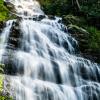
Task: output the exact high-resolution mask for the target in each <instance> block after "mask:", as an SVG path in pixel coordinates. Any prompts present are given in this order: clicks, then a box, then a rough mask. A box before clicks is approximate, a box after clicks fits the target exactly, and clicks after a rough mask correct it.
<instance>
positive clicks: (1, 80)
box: [0, 75, 4, 100]
mask: <svg viewBox="0 0 100 100" xmlns="http://www.w3.org/2000/svg"><path fill="white" fill-rule="evenodd" d="M3 79H4V76H3V75H0V92H2V90H3ZM0 100H1V99H0Z"/></svg>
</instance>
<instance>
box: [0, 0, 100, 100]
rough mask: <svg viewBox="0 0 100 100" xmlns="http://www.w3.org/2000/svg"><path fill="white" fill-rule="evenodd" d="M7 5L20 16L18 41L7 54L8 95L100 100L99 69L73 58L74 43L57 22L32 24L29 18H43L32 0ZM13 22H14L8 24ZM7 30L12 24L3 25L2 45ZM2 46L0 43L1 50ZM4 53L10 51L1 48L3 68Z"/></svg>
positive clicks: (41, 99) (27, 99)
mask: <svg viewBox="0 0 100 100" xmlns="http://www.w3.org/2000/svg"><path fill="white" fill-rule="evenodd" d="M7 1H8V2H10V3H12V4H13V5H14V6H15V8H16V12H17V14H19V16H23V19H22V20H21V21H19V23H18V24H19V32H18V33H17V34H18V35H19V33H20V35H19V37H20V38H21V39H20V42H19V44H18V47H17V48H16V49H15V50H12V51H13V52H12V54H11V55H12V59H13V60H11V62H12V63H13V64H12V66H13V68H14V75H12V76H9V75H8V76H9V77H10V86H11V91H10V93H11V95H12V96H13V97H14V99H16V100H100V68H99V67H100V66H99V65H97V64H96V63H92V62H90V61H89V60H87V59H84V58H82V57H77V56H76V55H75V54H76V47H77V41H76V40H75V39H74V38H72V37H71V36H70V34H69V33H68V32H67V28H66V27H65V26H64V25H63V24H62V23H60V20H61V19H60V18H58V17H55V19H52V20H51V19H49V18H48V17H45V18H43V19H41V21H36V20H35V21H34V20H32V19H29V17H30V18H32V17H34V15H35V16H37V17H38V16H39V15H44V13H43V12H42V11H41V9H40V6H39V4H38V3H37V2H36V1H35V0H7ZM5 2H6V0H5ZM19 4H20V5H19ZM30 4H31V5H32V6H31V5H30ZM16 5H17V6H16ZM18 7H19V8H18ZM32 7H33V8H34V10H33V8H32ZM19 9H21V10H19ZM29 9H30V10H31V11H29ZM19 11H21V13H19ZM24 11H25V12H24ZM31 12H32V13H31ZM25 13H27V15H26V14H25ZM24 16H25V17H24ZM27 16H28V18H27V19H26V17H27ZM8 22H9V21H8ZM8 22H7V23H8ZM13 22H16V20H14V21H11V23H13ZM11 26H12V24H9V25H7V26H6V28H4V31H3V32H2V34H1V38H2V36H3V35H6V34H7V36H4V38H3V39H4V41H7V40H9V38H10V34H13V33H12V32H11ZM8 42H10V41H8ZM6 43H7V42H3V43H2V45H1V48H2V46H3V45H5V44H6ZM8 44H10V43H8ZM8 49H9V50H10V49H11V48H8V46H6V47H5V48H3V50H4V52H3V53H2V55H0V56H2V59H1V60H2V62H4V63H5V64H6V61H9V59H11V58H9V57H8V58H6V59H5V57H3V56H4V54H5V52H7V51H8ZM7 55H9V52H8V53H7Z"/></svg>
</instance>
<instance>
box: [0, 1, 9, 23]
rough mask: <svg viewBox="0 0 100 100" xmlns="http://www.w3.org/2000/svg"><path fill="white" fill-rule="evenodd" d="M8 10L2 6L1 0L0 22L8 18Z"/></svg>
mask: <svg viewBox="0 0 100 100" xmlns="http://www.w3.org/2000/svg"><path fill="white" fill-rule="evenodd" d="M8 16H9V14H8V10H7V9H6V7H5V6H4V5H3V0H0V21H2V20H6V19H7V18H8Z"/></svg>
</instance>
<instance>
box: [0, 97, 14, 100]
mask: <svg viewBox="0 0 100 100" xmlns="http://www.w3.org/2000/svg"><path fill="white" fill-rule="evenodd" d="M0 100H13V99H12V97H9V96H0Z"/></svg>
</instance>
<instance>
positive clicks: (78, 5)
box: [76, 0, 81, 11]
mask: <svg viewBox="0 0 100 100" xmlns="http://www.w3.org/2000/svg"><path fill="white" fill-rule="evenodd" d="M76 4H77V7H78V9H79V11H80V10H81V7H80V4H79V1H78V0H76Z"/></svg>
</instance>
